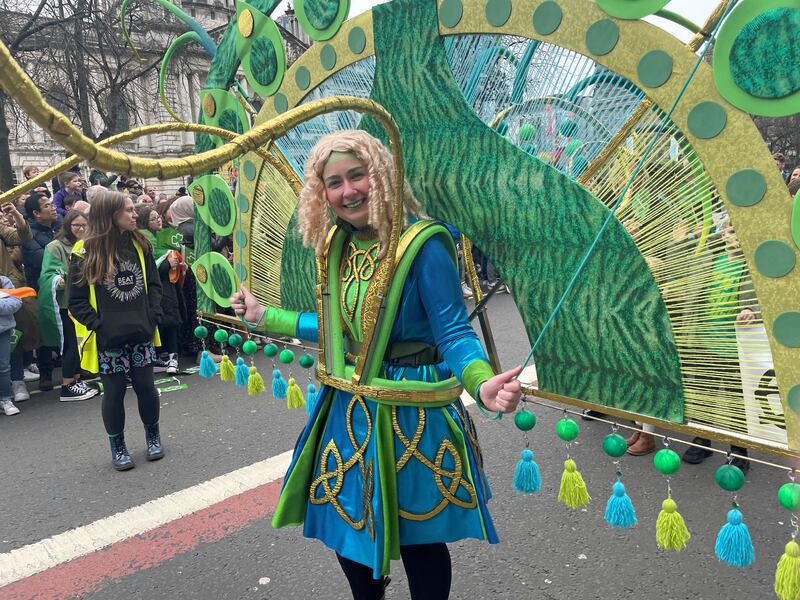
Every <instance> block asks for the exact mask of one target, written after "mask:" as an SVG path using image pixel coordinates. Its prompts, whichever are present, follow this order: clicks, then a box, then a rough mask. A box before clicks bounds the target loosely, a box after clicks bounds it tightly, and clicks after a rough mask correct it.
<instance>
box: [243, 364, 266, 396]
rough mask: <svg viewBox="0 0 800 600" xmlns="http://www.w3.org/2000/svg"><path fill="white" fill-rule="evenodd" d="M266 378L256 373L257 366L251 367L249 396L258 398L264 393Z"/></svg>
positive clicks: (248, 387) (248, 380) (248, 379)
mask: <svg viewBox="0 0 800 600" xmlns="http://www.w3.org/2000/svg"><path fill="white" fill-rule="evenodd" d="M264 389H265V388H264V378H263V377H261V374H260V373H259V372H258V371H256V368H255V366H252V367H250V377H248V378H247V394H248V396H257V395H258V394H260V393H261V392H263V391H264Z"/></svg>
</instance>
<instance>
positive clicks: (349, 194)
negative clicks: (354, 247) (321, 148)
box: [322, 152, 369, 229]
mask: <svg viewBox="0 0 800 600" xmlns="http://www.w3.org/2000/svg"><path fill="white" fill-rule="evenodd" d="M322 182H323V185H324V186H325V199H326V200H327V201H328V205H329V206H330V207H331V210H332V211H333V213H334V214H335V215H336V216H337V217H339V218H340V219H343V220H345V221H347V222H348V223H350V224H351V225H352V226H353V227H355V228H356V229H363V228H364V227H366V226H367V225H368V224H369V176H368V173H367V166H366V165H365V164H364V163H363V162H361V161H360V160H358V159H357V158H356V157H355V156H354V155H353V154H351V153H349V152H333V153H331V156H330V157H329V158H328V160H327V162H326V163H325V168H324V169H323V170H322Z"/></svg>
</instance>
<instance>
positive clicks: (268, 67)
mask: <svg viewBox="0 0 800 600" xmlns="http://www.w3.org/2000/svg"><path fill="white" fill-rule="evenodd" d="M250 67H251V69H252V72H253V77H255V79H256V81H257V82H258V83H260V84H261V85H263V86H265V87H266V86H268V85H270V84H271V83H272V82H273V81H274V80H275V77H276V76H277V75H278V68H279V66H278V53H277V52H276V51H275V47H274V46H273V45H272V42H271V41H270V40H269V38H266V37H263V38H256V39H255V40H253V42H252V45H251V46H250Z"/></svg>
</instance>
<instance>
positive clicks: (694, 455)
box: [681, 437, 714, 465]
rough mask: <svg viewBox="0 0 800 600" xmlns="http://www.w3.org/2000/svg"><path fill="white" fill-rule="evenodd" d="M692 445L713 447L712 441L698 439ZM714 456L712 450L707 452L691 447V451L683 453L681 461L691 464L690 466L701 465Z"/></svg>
mask: <svg viewBox="0 0 800 600" xmlns="http://www.w3.org/2000/svg"><path fill="white" fill-rule="evenodd" d="M692 443H693V444H698V445H700V446H705V447H706V448H710V447H711V441H710V440H707V439H705V438H700V437H696V438H694V439H693V440H692ZM712 454H714V453H713V452H712V451H711V450H705V449H703V448H698V447H697V446H689V449H688V450H687V451H686V452H684V453H683V456H682V457H681V460H683V462H687V463H689V464H690V465H699V464H700V463H701V462H703V461H704V460H705V459H707V458H708V457H709V456H711V455H712Z"/></svg>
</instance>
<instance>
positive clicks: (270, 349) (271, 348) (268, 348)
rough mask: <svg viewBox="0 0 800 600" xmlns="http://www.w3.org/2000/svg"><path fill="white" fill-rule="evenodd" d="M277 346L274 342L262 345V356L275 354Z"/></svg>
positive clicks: (276, 353)
mask: <svg viewBox="0 0 800 600" xmlns="http://www.w3.org/2000/svg"><path fill="white" fill-rule="evenodd" d="M277 355H278V347H277V346H276V345H275V344H265V345H264V356H277Z"/></svg>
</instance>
